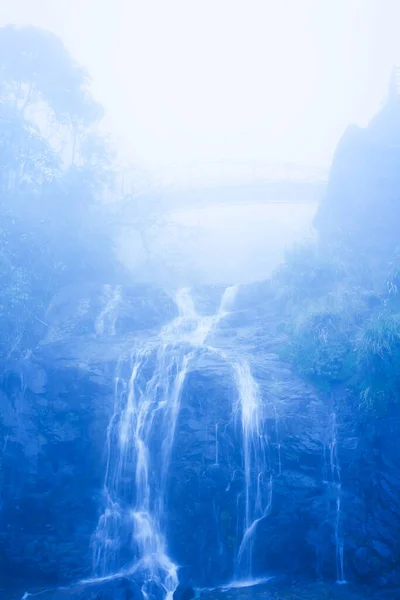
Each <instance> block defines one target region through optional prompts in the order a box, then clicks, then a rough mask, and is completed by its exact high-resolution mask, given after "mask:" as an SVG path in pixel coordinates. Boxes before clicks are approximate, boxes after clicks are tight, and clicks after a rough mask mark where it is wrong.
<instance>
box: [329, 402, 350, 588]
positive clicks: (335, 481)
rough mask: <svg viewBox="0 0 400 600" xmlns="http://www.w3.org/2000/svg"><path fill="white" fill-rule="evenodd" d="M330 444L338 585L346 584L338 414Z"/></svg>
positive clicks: (331, 424)
mask: <svg viewBox="0 0 400 600" xmlns="http://www.w3.org/2000/svg"><path fill="white" fill-rule="evenodd" d="M330 428H331V431H330V442H329V446H328V448H329V471H330V486H331V489H332V492H333V494H334V496H335V508H334V513H335V517H334V531H335V554H336V556H335V561H336V580H337V583H340V584H343V583H346V580H345V577H344V556H343V554H344V540H343V536H342V533H341V492H342V481H341V475H340V464H339V459H338V455H337V422H336V413H332V414H331V417H330Z"/></svg>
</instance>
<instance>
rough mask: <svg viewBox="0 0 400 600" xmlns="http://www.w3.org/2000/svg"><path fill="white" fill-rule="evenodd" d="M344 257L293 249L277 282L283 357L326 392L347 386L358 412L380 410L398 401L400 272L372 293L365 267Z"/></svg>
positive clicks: (395, 262) (394, 265) (391, 268)
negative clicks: (361, 408) (356, 399)
mask: <svg viewBox="0 0 400 600" xmlns="http://www.w3.org/2000/svg"><path fill="white" fill-rule="evenodd" d="M348 259H349V256H348V254H346V252H345V251H344V250H341V249H340V248H337V249H336V250H335V252H334V253H333V254H332V249H330V250H328V249H326V248H325V249H324V251H323V252H322V251H321V250H320V249H318V248H317V247H316V246H315V245H309V246H308V247H307V246H302V247H296V248H294V249H293V250H292V251H291V253H289V254H288V257H287V261H286V263H285V265H283V267H282V268H281V269H280V271H279V272H278V273H277V275H276V277H275V284H276V288H277V297H278V298H279V299H280V301H281V302H282V306H283V323H284V326H283V331H284V333H285V334H286V342H285V343H284V345H283V347H282V351H281V355H282V357H283V358H285V359H286V360H287V361H289V362H291V363H292V364H293V366H294V367H295V369H296V370H297V371H298V372H299V374H301V375H302V376H304V377H307V378H308V379H310V380H312V381H313V382H314V383H315V384H316V385H318V386H319V387H320V388H322V389H324V390H329V389H332V387H333V386H337V385H345V386H346V387H349V388H351V389H353V390H354V392H355V394H356V395H358V396H359V398H360V403H361V405H363V406H365V407H368V408H369V409H374V410H379V411H381V410H385V409H386V408H387V407H388V406H389V405H390V404H391V403H393V402H399V400H400V296H399V294H400V269H399V268H398V266H397V265H398V264H399V261H398V260H397V258H396V257H394V258H393V263H392V264H391V265H388V271H389V275H388V276H387V277H386V278H385V277H382V274H381V283H380V284H378V285H377V286H376V288H373V287H372V288H371V287H365V284H366V281H372V280H373V279H375V280H377V279H378V277H377V273H372V274H371V277H370V278H369V279H368V278H367V277H366V275H365V269H364V268H362V267H360V268H358V266H360V265H362V264H363V261H362V260H360V261H358V262H357V261H351V262H350V263H349V262H347V261H348Z"/></svg>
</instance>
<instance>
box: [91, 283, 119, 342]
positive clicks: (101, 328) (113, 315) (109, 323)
mask: <svg viewBox="0 0 400 600" xmlns="http://www.w3.org/2000/svg"><path fill="white" fill-rule="evenodd" d="M104 295H105V305H104V308H103V310H102V311H101V313H100V314H99V316H98V317H97V319H96V322H95V331H96V334H97V335H104V334H108V335H115V333H116V332H115V323H116V321H117V315H118V307H119V304H120V301H121V286H120V285H117V286H116V287H114V288H113V287H112V286H111V285H109V284H106V285H105V286H104Z"/></svg>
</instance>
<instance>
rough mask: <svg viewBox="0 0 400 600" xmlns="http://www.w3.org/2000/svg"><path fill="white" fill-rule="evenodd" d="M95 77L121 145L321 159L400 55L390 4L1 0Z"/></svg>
mask: <svg viewBox="0 0 400 600" xmlns="http://www.w3.org/2000/svg"><path fill="white" fill-rule="evenodd" d="M0 5H1V7H0V24H5V23H11V22H12V23H17V24H32V25H38V26H41V27H44V28H47V29H50V30H52V31H53V32H55V33H56V34H58V35H59V36H60V37H61V38H62V39H63V40H64V42H65V44H66V45H67V47H68V48H69V50H70V51H71V53H72V55H73V56H74V58H75V59H76V60H77V61H79V62H80V63H82V64H83V65H85V66H86V67H87V69H88V70H89V71H90V73H91V75H92V78H93V92H94V95H95V96H96V98H97V99H98V100H100V101H101V102H102V104H103V105H104V106H105V108H106V111H107V117H106V121H105V126H106V127H107V128H108V129H109V130H110V131H111V132H112V133H113V134H114V136H115V139H116V140H117V141H118V146H119V148H120V150H121V154H122V156H123V157H124V158H126V159H127V160H129V161H133V162H135V163H137V164H139V165H140V166H143V167H145V168H148V169H150V170H152V169H156V168H157V167H159V166H160V165H169V164H173V165H182V166H185V165H192V166H193V165H196V164H197V163H200V162H207V163H212V162H214V161H223V162H225V161H226V162H229V161H236V160H240V161H241V160H243V161H249V162H251V161H257V162H260V161H266V162H272V163H281V162H295V163H299V164H304V165H310V166H320V165H322V166H325V165H329V163H330V160H331V157H332V153H333V151H334V148H335V145H336V143H337V141H338V139H339V137H340V136H341V134H342V133H343V130H344V129H345V127H346V125H347V124H348V123H352V122H356V123H359V124H361V125H362V124H365V123H366V122H367V121H368V120H369V119H370V117H371V116H372V115H373V113H374V112H375V111H376V110H377V109H378V108H379V106H380V105H381V103H382V101H383V100H384V98H385V94H386V89H387V85H388V80H389V76H390V71H391V68H392V66H393V65H394V64H395V63H397V64H400V25H399V24H400V0H0Z"/></svg>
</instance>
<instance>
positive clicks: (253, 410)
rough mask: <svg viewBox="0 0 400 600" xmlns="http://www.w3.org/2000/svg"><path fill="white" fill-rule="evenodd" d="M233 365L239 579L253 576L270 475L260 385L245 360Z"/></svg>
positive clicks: (268, 506) (267, 508)
mask: <svg viewBox="0 0 400 600" xmlns="http://www.w3.org/2000/svg"><path fill="white" fill-rule="evenodd" d="M233 367H234V374H235V381H236V386H237V392H238V400H237V404H236V407H235V412H236V414H237V413H240V420H241V428H242V444H243V450H242V452H243V467H244V516H243V523H242V527H241V529H242V532H243V533H242V539H241V542H240V546H239V550H238V552H237V556H236V561H235V563H236V564H235V578H236V579H241V578H251V577H252V554H253V544H254V541H255V534H256V530H257V526H258V524H259V523H260V521H261V520H262V519H264V518H265V517H267V516H268V514H269V512H270V509H271V505H272V489H273V477H272V473H271V472H270V469H269V465H268V454H269V447H268V439H267V437H266V434H265V431H264V415H263V403H262V399H261V395H260V390H259V387H258V385H257V383H256V381H255V379H254V377H253V375H252V373H251V370H250V366H249V364H248V362H247V361H239V362H236V363H234V365H233ZM238 514H239V512H238Z"/></svg>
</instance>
